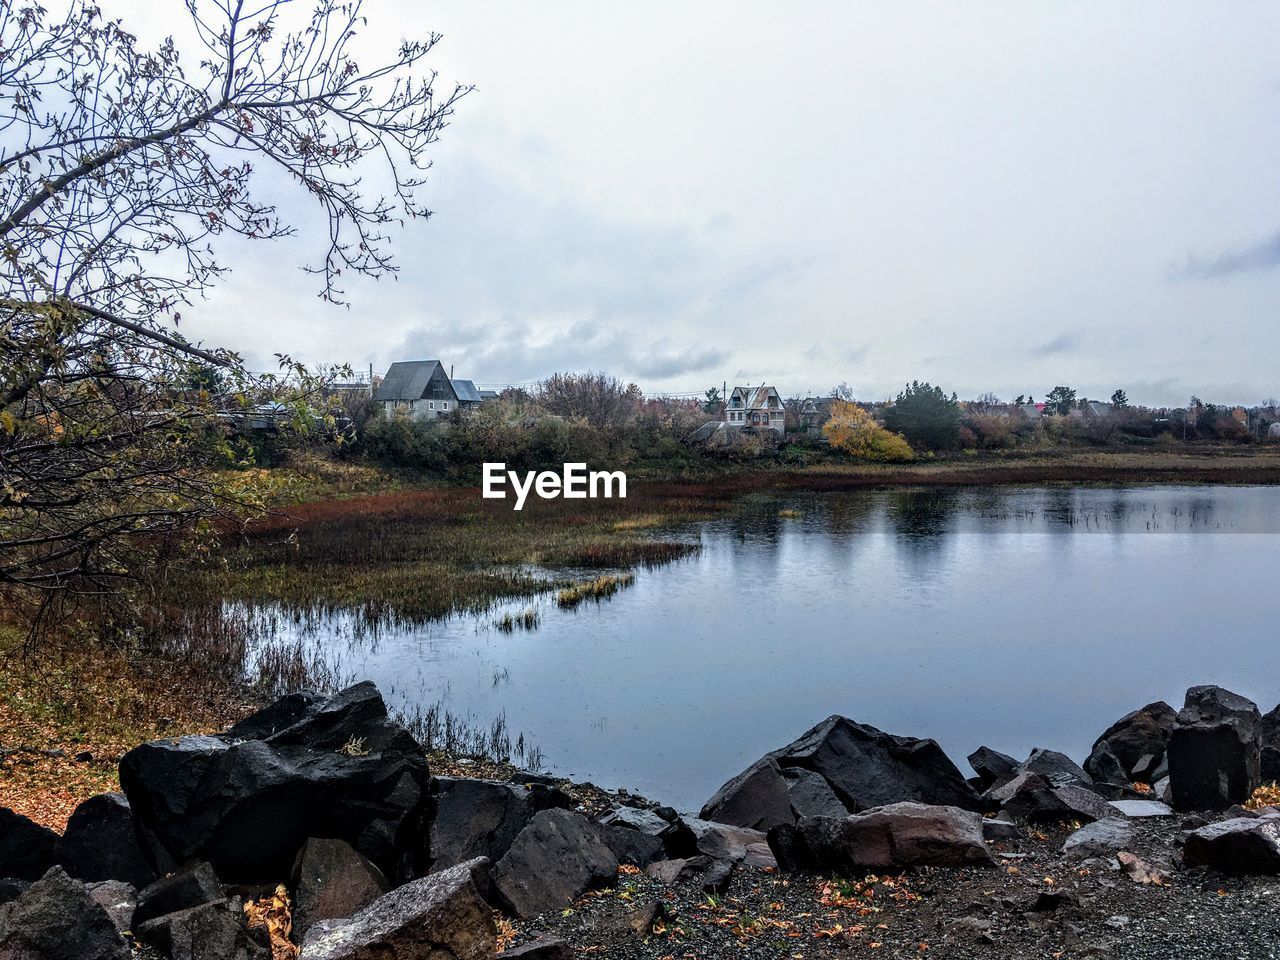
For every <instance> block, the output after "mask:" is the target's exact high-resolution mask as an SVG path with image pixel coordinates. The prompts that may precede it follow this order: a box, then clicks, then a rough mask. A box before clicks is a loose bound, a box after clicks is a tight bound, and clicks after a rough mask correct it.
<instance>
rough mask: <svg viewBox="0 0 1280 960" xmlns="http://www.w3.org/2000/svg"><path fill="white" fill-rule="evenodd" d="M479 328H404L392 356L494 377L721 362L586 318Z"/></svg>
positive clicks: (661, 372)
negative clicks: (477, 330) (430, 361)
mask: <svg viewBox="0 0 1280 960" xmlns="http://www.w3.org/2000/svg"><path fill="white" fill-rule="evenodd" d="M482 329H483V331H484V333H483V335H482V336H477V335H476V334H475V332H474V331H473V330H468V329H465V328H464V329H455V328H454V327H452V326H451V325H447V324H424V325H422V326H419V327H416V328H414V329H413V330H411V331H410V332H409V333H408V334H407V335H406V336H405V338H404V340H403V341H402V342H401V344H400V346H399V348H398V350H397V351H396V356H398V357H405V358H415V359H418V358H421V359H442V360H444V362H445V363H446V364H452V365H453V366H454V367H455V371H456V373H457V375H458V376H460V377H466V378H468V379H472V380H475V381H476V382H477V383H481V384H487V385H498V384H504V383H508V382H510V383H528V382H531V381H534V380H541V379H544V378H545V377H547V376H550V375H551V374H552V373H555V372H557V371H586V370H603V371H606V372H608V373H611V374H614V375H616V376H618V377H622V378H624V379H641V380H650V381H653V380H664V379H668V378H671V377H676V376H681V375H684V374H699V373H704V372H705V371H708V370H711V369H713V368H714V367H716V366H718V365H721V364H724V363H725V362H726V360H727V359H728V354H727V352H726V351H724V350H720V349H717V348H714V347H708V346H705V345H702V344H699V343H697V342H694V343H691V344H689V345H688V346H687V347H686V346H683V345H681V344H673V343H672V342H671V341H669V340H666V339H664V338H646V337H643V336H637V335H636V334H634V333H631V332H628V331H624V330H620V329H618V328H616V327H612V326H608V325H602V324H598V323H594V322H591V321H581V320H578V321H570V322H567V323H561V324H553V325H550V326H548V325H546V324H543V323H535V322H530V321H528V320H524V319H520V318H516V317H511V316H504V317H498V318H495V319H492V320H489V321H486V322H485V323H484V324H483V325H482Z"/></svg>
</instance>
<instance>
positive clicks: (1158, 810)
mask: <svg viewBox="0 0 1280 960" xmlns="http://www.w3.org/2000/svg"><path fill="white" fill-rule="evenodd" d="M1109 803H1110V805H1111V807H1112V808H1113V809H1115V810H1118V811H1119V812H1120V813H1123V814H1124V815H1125V816H1126V817H1133V818H1135V819H1137V818H1142V817H1172V816H1173V808H1172V807H1170V806H1169V805H1168V804H1167V803H1161V802H1160V801H1159V800H1111V801H1109Z"/></svg>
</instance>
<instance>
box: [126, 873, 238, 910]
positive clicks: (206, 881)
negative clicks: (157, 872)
mask: <svg viewBox="0 0 1280 960" xmlns="http://www.w3.org/2000/svg"><path fill="white" fill-rule="evenodd" d="M225 899H226V893H225V892H224V891H223V889H222V884H221V883H219V882H218V875H217V874H216V873H214V872H213V867H211V866H209V864H207V863H204V862H203V861H200V860H193V861H192V862H191V863H188V864H186V865H184V866H183V867H182V868H181V869H179V870H177V871H175V872H174V873H171V874H170V875H169V876H167V877H161V878H160V879H159V880H157V881H156V882H155V883H152V884H149V885H148V886H146V887H143V888H142V889H141V890H140V891H138V904H137V906H136V907H135V908H134V912H133V922H134V923H135V924H143V923H146V922H147V921H148V920H152V919H155V918H156V917H161V916H164V915H165V914H166V913H176V912H177V911H179V910H188V909H190V908H191V907H198V906H201V905H202V904H206V903H213V902H216V901H220V900H225Z"/></svg>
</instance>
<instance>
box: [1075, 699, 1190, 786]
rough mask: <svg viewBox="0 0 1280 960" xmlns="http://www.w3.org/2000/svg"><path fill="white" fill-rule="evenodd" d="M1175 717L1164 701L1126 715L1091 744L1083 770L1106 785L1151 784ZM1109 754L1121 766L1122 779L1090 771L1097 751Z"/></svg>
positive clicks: (1162, 756) (1154, 778)
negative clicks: (1134, 782) (1091, 747)
mask: <svg viewBox="0 0 1280 960" xmlns="http://www.w3.org/2000/svg"><path fill="white" fill-rule="evenodd" d="M1176 716H1177V714H1176V713H1175V712H1174V709H1173V707H1171V706H1169V705H1168V704H1167V703H1165V702H1164V701H1163V700H1157V701H1156V702H1155V703H1149V704H1147V705H1146V706H1145V707H1141V708H1139V709H1137V710H1134V711H1133V712H1132V713H1127V714H1125V715H1124V716H1123V717H1121V718H1120V719H1119V720H1117V721H1116V722H1115V723H1113V724H1112V725H1111V726H1109V727H1107V729H1106V730H1105V731H1103V734H1102V736H1100V737H1099V738H1098V739H1097V740H1096V741H1095V742H1094V744H1093V753H1092V754H1090V756H1089V760H1086V761H1085V765H1084V768H1085V770H1087V771H1089V773H1090V774H1091V775H1092V776H1093V778H1094V779H1095V780H1102V781H1103V782H1107V783H1130V782H1132V781H1135V780H1136V781H1138V782H1140V783H1148V784H1150V783H1154V782H1155V780H1156V779H1158V778H1157V777H1155V776H1154V774H1155V771H1156V769H1157V767H1158V766H1159V765H1160V763H1161V762H1162V761H1163V760H1164V754H1165V749H1166V747H1167V745H1168V743H1169V735H1170V734H1171V733H1172V732H1173V726H1174V720H1175V717H1176ZM1103 751H1105V753H1107V754H1110V756H1112V757H1114V758H1115V759H1116V761H1117V762H1118V763H1119V765H1120V769H1121V770H1122V776H1123V778H1124V779H1123V780H1110V779H1109V778H1108V777H1103V776H1098V775H1097V774H1095V773H1094V771H1093V770H1092V769H1090V767H1091V764H1094V763H1097V762H1102V763H1105V762H1106V761H1105V760H1102V761H1095V760H1094V758H1095V757H1097V756H1099V754H1100V752H1103Z"/></svg>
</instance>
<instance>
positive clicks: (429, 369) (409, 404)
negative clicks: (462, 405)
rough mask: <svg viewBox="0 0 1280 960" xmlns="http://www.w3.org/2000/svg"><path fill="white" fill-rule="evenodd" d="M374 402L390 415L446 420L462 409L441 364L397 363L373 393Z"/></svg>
mask: <svg viewBox="0 0 1280 960" xmlns="http://www.w3.org/2000/svg"><path fill="white" fill-rule="evenodd" d="M471 389H472V391H474V390H475V387H474V386H473V387H472V388H471ZM373 399H374V400H375V401H377V402H378V403H380V404H382V409H383V412H384V413H387V414H389V415H390V414H396V413H400V414H405V415H407V416H412V417H447V416H449V415H450V414H451V413H453V412H455V411H457V410H458V409H459V401H458V393H457V391H456V390H455V389H454V387H453V382H452V381H451V380H450V379H449V374H448V372H446V370H445V368H444V365H443V364H442V363H441V362H440V361H439V360H398V361H396V362H395V363H393V364H392V365H391V367H390V368H389V369H388V370H387V375H386V376H385V377H383V378H382V383H380V384H378V388H377V389H376V390H375V391H374V392H373Z"/></svg>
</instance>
